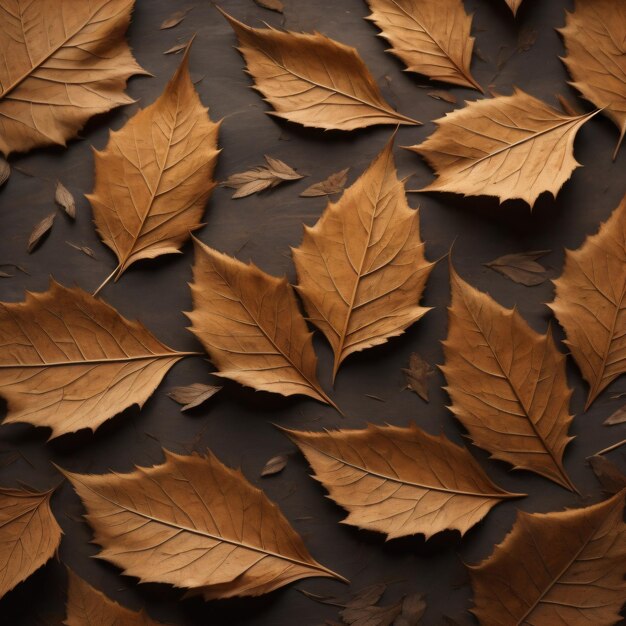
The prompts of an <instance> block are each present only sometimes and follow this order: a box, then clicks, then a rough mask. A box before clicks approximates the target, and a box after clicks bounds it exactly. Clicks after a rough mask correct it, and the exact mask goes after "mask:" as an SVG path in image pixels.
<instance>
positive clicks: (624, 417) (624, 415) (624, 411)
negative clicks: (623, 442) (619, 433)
mask: <svg viewBox="0 0 626 626" xmlns="http://www.w3.org/2000/svg"><path fill="white" fill-rule="evenodd" d="M625 422H626V406H622V407H620V408H619V409H617V411H615V412H614V413H611V415H609V417H607V418H606V419H605V420H604V422H603V423H604V425H605V426H615V425H616V424H624V423H625Z"/></svg>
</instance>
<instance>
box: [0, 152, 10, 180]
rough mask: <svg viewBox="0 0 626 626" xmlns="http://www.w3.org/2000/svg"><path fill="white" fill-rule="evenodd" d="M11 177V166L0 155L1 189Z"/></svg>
mask: <svg viewBox="0 0 626 626" xmlns="http://www.w3.org/2000/svg"><path fill="white" fill-rule="evenodd" d="M9 176H11V166H10V165H9V162H8V161H7V160H6V159H5V158H4V157H3V156H2V155H1V154H0V187H2V185H4V183H6V182H7V180H9Z"/></svg>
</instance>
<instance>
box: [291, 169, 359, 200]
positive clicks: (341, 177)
mask: <svg viewBox="0 0 626 626" xmlns="http://www.w3.org/2000/svg"><path fill="white" fill-rule="evenodd" d="M349 171H350V168H349V167H346V169H345V170H341V171H339V172H335V173H334V174H331V175H330V176H329V177H328V178H325V179H324V180H321V181H320V182H319V183H314V184H313V185H311V186H310V187H307V188H306V189H305V190H304V191H303V192H302V193H301V194H300V196H301V197H302V198H314V197H318V196H331V195H332V194H334V193H340V192H341V191H343V188H344V187H345V186H346V183H347V182H348V172H349Z"/></svg>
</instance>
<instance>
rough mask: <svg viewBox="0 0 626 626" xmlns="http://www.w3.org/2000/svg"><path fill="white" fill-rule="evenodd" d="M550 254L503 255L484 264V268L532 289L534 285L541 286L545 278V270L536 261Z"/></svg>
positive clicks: (540, 251)
mask: <svg viewBox="0 0 626 626" xmlns="http://www.w3.org/2000/svg"><path fill="white" fill-rule="evenodd" d="M550 252H552V251H551V250H534V251H532V252H516V253H514V254H505V255H504V256H501V257H498V258H497V259H495V260H493V261H490V262H489V263H485V266H486V267H490V268H491V269H492V270H495V271H496V272H499V273H500V274H502V275H503V276H506V277H507V278H510V279H511V280H512V281H514V282H516V283H519V284H520V285H525V286H526V287H534V286H535V285H541V283H543V282H544V281H545V280H546V278H547V270H546V268H545V267H544V266H543V265H541V263H537V259H540V258H541V257H544V256H546V255H547V254H550Z"/></svg>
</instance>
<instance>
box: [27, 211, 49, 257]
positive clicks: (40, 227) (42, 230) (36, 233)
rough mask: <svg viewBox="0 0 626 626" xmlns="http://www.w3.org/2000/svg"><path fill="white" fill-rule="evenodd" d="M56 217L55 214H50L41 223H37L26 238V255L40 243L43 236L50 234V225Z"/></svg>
mask: <svg viewBox="0 0 626 626" xmlns="http://www.w3.org/2000/svg"><path fill="white" fill-rule="evenodd" d="M55 217H56V213H50V215H47V216H46V217H44V218H43V219H42V220H41V222H39V223H38V224H37V225H36V226H35V228H33V232H32V233H31V234H30V237H29V238H28V247H27V250H28V253H29V254H31V253H32V252H33V251H34V250H35V248H37V246H38V245H39V244H40V243H41V241H42V239H43V238H44V236H45V235H47V234H48V232H50V229H51V228H52V225H53V224H54V218H55Z"/></svg>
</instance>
